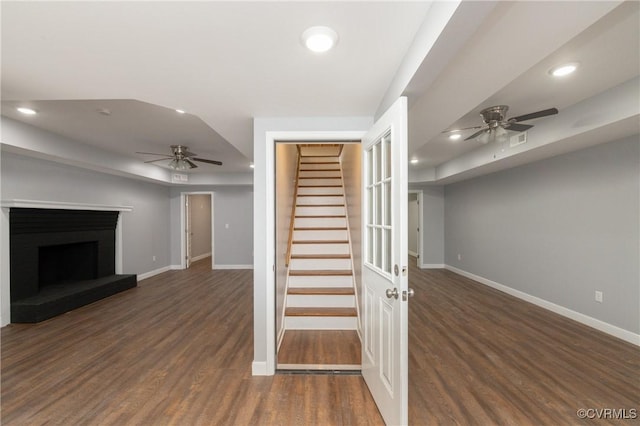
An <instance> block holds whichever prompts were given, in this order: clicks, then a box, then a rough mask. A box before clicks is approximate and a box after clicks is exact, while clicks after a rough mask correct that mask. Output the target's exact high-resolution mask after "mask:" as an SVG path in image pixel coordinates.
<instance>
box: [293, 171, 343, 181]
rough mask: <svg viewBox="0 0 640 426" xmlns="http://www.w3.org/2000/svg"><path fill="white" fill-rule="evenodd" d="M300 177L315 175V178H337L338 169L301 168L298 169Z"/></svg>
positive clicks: (338, 176) (338, 175)
mask: <svg viewBox="0 0 640 426" xmlns="http://www.w3.org/2000/svg"><path fill="white" fill-rule="evenodd" d="M299 176H300V177H304V178H310V177H315V178H323V179H324V178H338V179H340V178H341V176H340V170H330V171H324V170H314V171H306V170H302V171H300V174H299Z"/></svg>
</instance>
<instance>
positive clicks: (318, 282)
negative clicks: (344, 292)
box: [289, 276, 353, 288]
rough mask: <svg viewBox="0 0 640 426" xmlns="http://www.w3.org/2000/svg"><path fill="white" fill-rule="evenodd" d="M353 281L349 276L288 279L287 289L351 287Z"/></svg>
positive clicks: (295, 277)
mask: <svg viewBox="0 0 640 426" xmlns="http://www.w3.org/2000/svg"><path fill="white" fill-rule="evenodd" d="M351 286H353V279H352V277H351V276H326V277H318V276H315V277H300V276H293V277H289V287H291V288H309V287H323V288H329V287H351Z"/></svg>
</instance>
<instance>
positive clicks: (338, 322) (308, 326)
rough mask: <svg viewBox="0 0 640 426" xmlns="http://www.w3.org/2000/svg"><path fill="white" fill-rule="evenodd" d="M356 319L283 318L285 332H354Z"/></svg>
mask: <svg viewBox="0 0 640 426" xmlns="http://www.w3.org/2000/svg"><path fill="white" fill-rule="evenodd" d="M357 322H358V321H357V319H356V317H285V319H284V328H285V329H286V330H355V329H356V326H357Z"/></svg>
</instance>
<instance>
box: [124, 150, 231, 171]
mask: <svg viewBox="0 0 640 426" xmlns="http://www.w3.org/2000/svg"><path fill="white" fill-rule="evenodd" d="M171 152H172V154H171V155H168V154H158V153H155V152H136V154H144V155H160V156H162V157H164V158H158V159H157V160H149V161H145V163H155V162H158V161H166V160H170V161H169V164H167V166H168V167H169V168H171V169H173V170H180V171H186V170H190V169H195V168H197V167H198V165H197V164H196V163H194V161H199V162H201V163H207V164H215V165H216V166H222V162H221V161H216V160H208V159H206V158H198V157H196V155H198V154H194V153H193V152H189V147H187V146H184V145H171Z"/></svg>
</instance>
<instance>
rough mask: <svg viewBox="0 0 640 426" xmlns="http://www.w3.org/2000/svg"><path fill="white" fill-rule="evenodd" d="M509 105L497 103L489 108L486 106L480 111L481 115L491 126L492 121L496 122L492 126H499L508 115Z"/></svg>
mask: <svg viewBox="0 0 640 426" xmlns="http://www.w3.org/2000/svg"><path fill="white" fill-rule="evenodd" d="M508 110H509V107H508V106H507V105H497V106H493V107H489V108H485V109H483V110H482V111H480V115H481V116H482V120H483V121H484V122H485V123H487V124H489V125H490V126H491V123H495V125H494V126H492V127H497V125H498V124H499V123H501V122H503V121H504V118H505V117H506V116H507V111H508Z"/></svg>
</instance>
